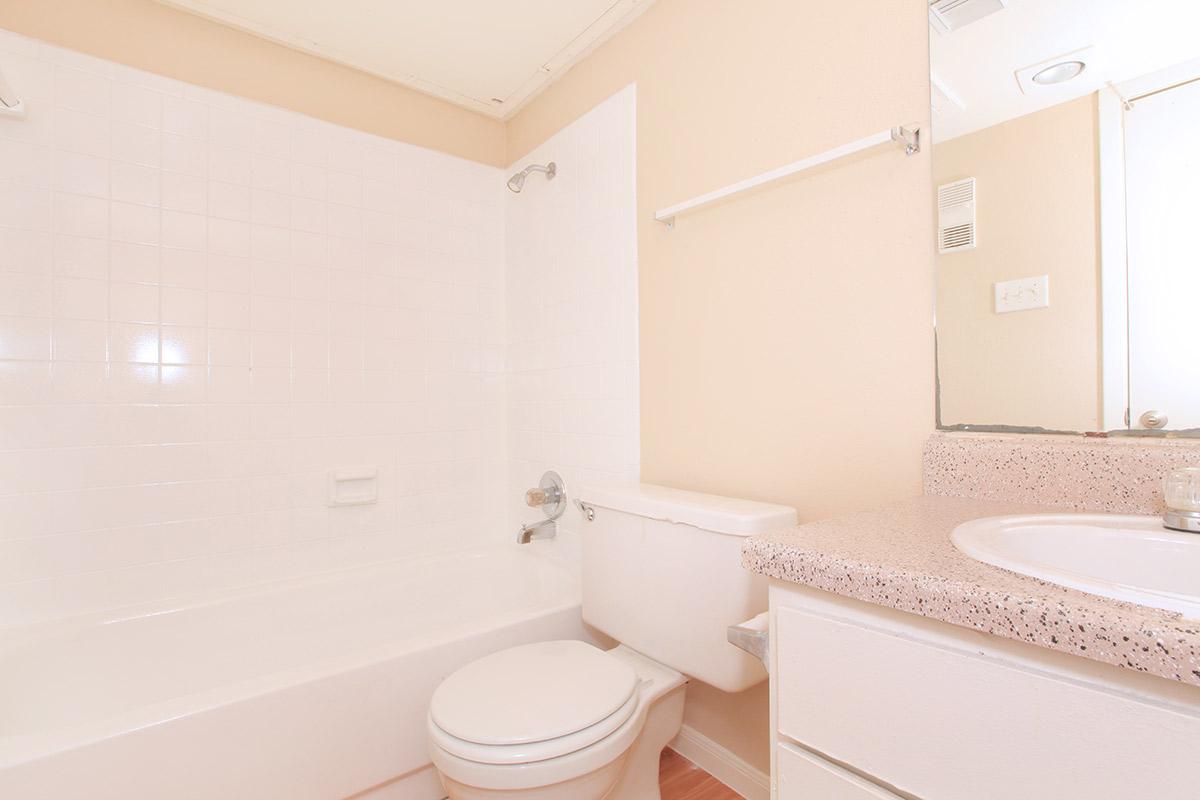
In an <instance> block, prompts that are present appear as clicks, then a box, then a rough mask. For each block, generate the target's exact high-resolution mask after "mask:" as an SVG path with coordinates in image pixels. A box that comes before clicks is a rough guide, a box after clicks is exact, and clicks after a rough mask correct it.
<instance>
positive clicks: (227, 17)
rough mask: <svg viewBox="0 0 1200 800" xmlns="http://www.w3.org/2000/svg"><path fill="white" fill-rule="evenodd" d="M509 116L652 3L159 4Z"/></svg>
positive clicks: (336, 0)
mask: <svg viewBox="0 0 1200 800" xmlns="http://www.w3.org/2000/svg"><path fill="white" fill-rule="evenodd" d="M158 1H159V2H161V3H164V4H166V5H170V6H174V7H176V8H180V9H182V10H184V11H188V12H191V13H194V14H198V15H200V16H204V17H208V18H210V19H214V20H217V21H218V22H222V23H224V24H226V25H230V26H232V27H235V28H240V29H242V30H245V31H248V32H250V33H253V34H256V35H258V36H262V37H265V38H268V39H272V40H274V41H277V42H280V43H281V44H286V45H288V46H289V47H294V48H296V49H298V50H303V51H305V52H308V53H312V54H313V55H317V56H321V57H322V58H327V59H329V60H331V61H336V62H339V63H342V64H346V65H348V66H351V67H355V68H356V69H361V70H363V71H365V72H370V73H372V74H374V75H378V76H380V77H382V78H386V79H388V80H392V81H396V82H397V83H401V84H404V85H406V86H409V87H411V88H413V89H417V90H419V91H422V92H425V93H427V94H431V95H434V96H436V97H440V98H442V99H444V100H449V101H450V102H452V103H456V104H458V105H460V106H464V107H466V108H469V109H471V110H473V111H479V112H481V113H483V114H487V115H488V116H492V117H496V118H499V119H505V118H507V117H509V116H511V115H512V114H514V113H516V112H517V110H519V109H520V108H521V106H522V105H523V104H524V103H526V102H527V101H529V100H530V99H531V98H533V97H534V96H535V95H536V94H537V93H538V92H539V91H541V90H542V89H544V88H545V87H546V86H548V85H549V84H550V83H551V82H553V81H554V80H555V78H557V77H559V76H560V75H562V74H563V73H564V72H566V71H567V70H568V69H570V67H571V66H572V65H573V64H574V63H575V62H576V61H578V60H579V59H581V58H582V57H583V56H585V55H586V54H587V53H588V52H590V51H591V50H592V49H593V48H595V47H596V46H597V45H599V44H600V43H601V42H603V41H604V40H606V39H607V38H609V37H610V36H612V35H613V34H614V33H616V32H617V31H618V30H620V29H621V28H622V27H624V26H625V25H626V24H628V23H629V22H630V21H631V20H633V19H634V18H635V17H636V16H637V15H638V14H640V13H641V12H643V11H644V10H645V9H646V8H648V7H649V6H650V5H651V4H652V3H653V2H654V0H438V2H429V0H158Z"/></svg>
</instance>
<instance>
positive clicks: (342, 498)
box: [329, 467, 379, 506]
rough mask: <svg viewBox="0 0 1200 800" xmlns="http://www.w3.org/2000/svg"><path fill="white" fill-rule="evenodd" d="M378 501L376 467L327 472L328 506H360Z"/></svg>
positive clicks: (377, 470)
mask: <svg viewBox="0 0 1200 800" xmlns="http://www.w3.org/2000/svg"><path fill="white" fill-rule="evenodd" d="M378 500H379V468H378V467H345V468H343V469H332V470H330V471H329V505H331V506H361V505H367V504H368V503H374V502H377V501H378Z"/></svg>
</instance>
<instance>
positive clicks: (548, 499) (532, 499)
mask: <svg viewBox="0 0 1200 800" xmlns="http://www.w3.org/2000/svg"><path fill="white" fill-rule="evenodd" d="M553 492H554V490H553V489H549V490H546V489H540V488H539V489H530V490H529V491H527V492H525V505H527V506H529V507H530V508H541V507H542V506H548V505H550V504H551V503H554V502H555V498H553V497H552V494H553Z"/></svg>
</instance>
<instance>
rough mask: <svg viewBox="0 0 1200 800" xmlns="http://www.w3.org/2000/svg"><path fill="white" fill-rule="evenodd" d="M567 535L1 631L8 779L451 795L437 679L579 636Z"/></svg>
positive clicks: (96, 794)
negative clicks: (430, 735) (437, 738)
mask: <svg viewBox="0 0 1200 800" xmlns="http://www.w3.org/2000/svg"><path fill="white" fill-rule="evenodd" d="M558 547H559V546H558V545H556V544H555V543H553V542H551V543H536V544H533V545H528V546H524V547H521V546H517V545H511V546H508V547H499V548H496V549H494V550H488V551H473V552H470V553H458V554H452V555H442V556H438V557H426V558H421V559H415V560H410V561H404V562H394V563H389V564H383V565H376V566H371V567H366V568H361V569H356V570H349V571H345V572H340V573H335V574H329V575H324V576H321V577H319V578H312V579H306V580H302V581H300V580H297V581H289V582H287V583H280V584H274V585H272V586H270V587H268V588H259V589H256V590H252V591H241V592H237V593H228V594H226V595H224V596H222V597H220V598H210V599H208V600H206V601H205V602H203V603H194V604H191V605H180V604H175V605H165V604H164V605H160V606H159V607H157V608H143V609H138V610H137V611H136V613H126V614H124V615H122V616H115V615H112V614H108V615H97V616H93V617H89V618H80V619H74V620H67V621H62V622H55V623H49V624H43V625H37V626H31V627H29V628H23V629H18V630H11V629H10V630H8V631H3V632H0V797H3V798H14V800H16V799H17V798H19V799H20V800H41V799H42V798H46V799H47V800H49V799H50V798H53V800H74V799H75V798H84V797H86V798H88V800H108V798H112V799H113V800H117V799H118V798H119V800H140V798H153V800H168V799H169V800H183V799H184V798H205V800H211V799H212V798H221V800H237V799H238V798H254V800H268V799H274V798H279V799H280V800H303V799H304V798H313V799H314V800H338V799H339V798H345V797H349V796H353V795H356V794H359V793H365V794H364V796H365V797H369V798H371V800H376V798H388V799H389V800H391V798H404V800H410V799H411V800H432V798H438V797H441V796H442V793H441V791H440V789H439V787H438V786H437V781H436V779H435V777H434V775H433V773H432V770H431V769H430V768H429V767H428V764H429V759H428V757H427V755H426V748H425V712H426V706H427V703H428V701H429V697H430V695H431V694H432V692H433V689H434V687H435V686H436V685H437V684H438V682H439V681H440V680H441V679H442V678H443V677H444V676H445V675H446V674H447V673H449V672H451V671H453V670H454V669H456V668H457V667H459V666H460V665H462V664H464V663H466V662H467V661H470V660H472V659H474V658H477V657H479V656H480V655H483V654H485V653H489V652H492V651H494V650H496V649H498V648H501V647H506V646H509V645H514V644H520V643H523V642H529V641H536V640H541V639H550V638H586V637H587V634H586V633H585V631H584V629H583V626H582V622H581V620H580V611H579V580H578V576H577V574H575V573H574V571H572V570H570V569H568V568H567V567H566V566H564V564H565V563H566V562H565V561H562V560H560V559H559V557H558V556H559V553H558V551H557V548H558ZM531 679H536V676H531Z"/></svg>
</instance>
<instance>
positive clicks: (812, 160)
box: [654, 127, 921, 228]
mask: <svg viewBox="0 0 1200 800" xmlns="http://www.w3.org/2000/svg"><path fill="white" fill-rule="evenodd" d="M888 141H895V142H899V143H900V144H902V145H904V152H905V153H906V154H908V155H912V154H913V153H919V152H920V151H921V129H920V128H903V127H896V128H890V129H888V130H886V131H880V132H879V133H875V134H872V135H870V136H864V137H863V138H861V139H859V140H857V141H853V142H850V143H849V144H844V145H841V146H840V147H835V148H833V149H832V150H826V151H825V152H824V153H818V154H817V155H815V156H809V157H808V158H802V159H800V160H799V161H793V162H792V163H791V164H785V165H784V166H782V167H777V168H775V169H773V170H771V171H770V172H764V173H762V174H761V175H755V176H754V177H753V178H746V179H745V180H743V181H738V182H737V183H731V184H729V185H728V186H724V187H722V188H720V189H714V190H713V191H711V192H708V193H707V194H702V195H700V196H699V197H693V198H692V199H691V200H685V201H683V202H682V203H676V204H675V205H673V206H667V207H666V208H664V209H660V210H659V211H656V212H655V213H654V218H655V219H656V220H658V221H659V222H665V223H666V224H667V227H668V228H674V227H675V216H676V215H677V214H682V213H683V212H685V211H691V210H692V209H694V208H700V207H701V206H706V205H708V204H709V203H715V202H717V201H718V200H723V199H725V198H726V197H729V196H730V195H734V194H737V193H738V192H744V191H746V190H747V189H753V188H755V187H757V186H762V185H763V184H764V183H770V182H771V181H776V180H779V179H780V178H786V177H787V176H789V175H795V174H796V173H797V172H803V171H804V170H806V169H811V168H812V167H815V166H818V165H820V164H827V163H829V162H830V161H835V160H837V159H839V158H842V157H843V156H848V155H852V154H853V153H857V152H859V151H860V150H866V149H868V148H871V147H875V146H876V145H880V144H883V143H884V142H888Z"/></svg>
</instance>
